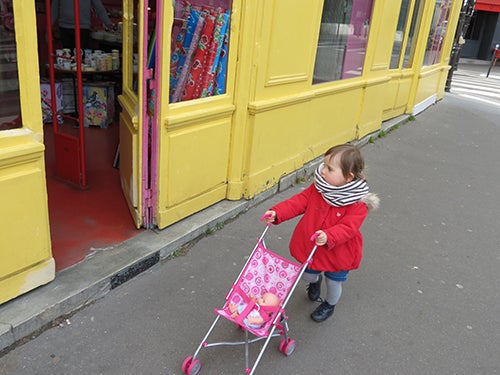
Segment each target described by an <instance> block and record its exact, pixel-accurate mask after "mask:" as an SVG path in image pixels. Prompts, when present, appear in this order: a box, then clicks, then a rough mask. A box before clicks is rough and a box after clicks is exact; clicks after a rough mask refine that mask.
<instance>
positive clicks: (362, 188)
mask: <svg viewBox="0 0 500 375" xmlns="http://www.w3.org/2000/svg"><path fill="white" fill-rule="evenodd" d="M323 166H324V164H323V163H321V164H320V165H319V167H318V168H317V169H316V172H314V186H315V187H316V190H318V192H319V193H320V194H321V195H322V196H323V199H324V200H325V201H326V203H328V204H329V205H331V206H335V207H342V206H347V205H349V204H353V203H356V202H358V201H359V200H360V199H361V198H363V197H364V196H365V195H366V194H368V191H369V189H368V184H367V183H366V181H365V180H362V179H359V178H358V179H355V180H352V181H351V182H348V183H347V184H345V185H343V186H333V185H330V184H329V183H328V182H326V181H325V179H324V178H323V177H322V176H321V173H320V172H321V168H323Z"/></svg>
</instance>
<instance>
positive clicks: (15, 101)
mask: <svg viewBox="0 0 500 375" xmlns="http://www.w3.org/2000/svg"><path fill="white" fill-rule="evenodd" d="M0 15H1V22H2V23H1V25H0V103H2V104H1V105H0V130H6V129H14V128H21V127H22V125H21V123H22V122H21V104H20V101H19V97H20V96H19V78H18V76H17V53H16V36H15V33H14V14H13V11H12V0H7V1H2V2H0Z"/></svg>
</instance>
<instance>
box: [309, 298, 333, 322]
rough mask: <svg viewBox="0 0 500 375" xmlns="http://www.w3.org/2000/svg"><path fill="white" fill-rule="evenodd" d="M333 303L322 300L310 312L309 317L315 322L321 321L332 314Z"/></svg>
mask: <svg viewBox="0 0 500 375" xmlns="http://www.w3.org/2000/svg"><path fill="white" fill-rule="evenodd" d="M333 310H335V305H330V304H329V303H328V302H326V301H325V302H323V303H322V304H321V305H319V306H318V307H317V308H316V310H314V311H313V312H312V314H311V319H312V320H314V321H315V322H323V321H325V320H326V319H328V318H329V317H331V316H332V315H333Z"/></svg>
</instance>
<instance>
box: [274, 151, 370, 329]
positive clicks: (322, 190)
mask: <svg viewBox="0 0 500 375" xmlns="http://www.w3.org/2000/svg"><path fill="white" fill-rule="evenodd" d="M363 168H364V160H363V157H362V155H361V153H360V151H359V150H358V148H357V147H355V146H352V145H348V144H343V145H338V146H334V147H332V148H330V149H329V150H328V151H326V153H325V155H324V160H323V163H321V164H320V165H319V167H318V169H317V170H316V172H315V174H314V183H313V184H311V185H310V186H309V187H308V188H307V189H306V190H304V191H303V192H301V193H299V194H297V195H295V196H293V197H291V198H290V199H287V200H286V201H284V202H281V203H279V204H277V205H275V206H274V207H272V208H271V209H270V210H269V211H267V212H266V214H265V217H266V221H267V222H268V223H274V224H280V223H282V222H284V221H286V220H289V219H291V218H293V217H296V216H298V215H302V214H303V216H302V218H301V219H300V221H299V223H298V224H297V226H296V227H295V230H294V232H293V235H292V238H291V240H290V252H291V254H292V256H293V257H294V258H295V259H297V260H298V261H299V262H301V263H303V262H305V261H306V260H307V257H308V256H309V254H310V252H311V250H312V243H311V236H312V235H313V234H315V235H316V238H315V242H316V245H318V249H317V251H316V253H315V254H314V257H313V261H312V263H311V264H310V265H309V266H308V268H306V270H305V272H304V274H303V276H302V279H303V280H304V281H306V282H308V283H309V286H308V288H307V295H308V297H309V299H310V300H311V301H318V302H321V301H322V300H321V298H320V294H321V281H322V273H324V275H325V279H326V280H325V282H326V299H325V300H323V301H322V303H321V304H320V305H319V306H318V307H317V308H316V309H315V310H314V311H313V313H312V314H311V318H312V319H313V320H314V321H316V322H322V321H324V320H326V319H328V318H329V317H330V316H331V315H332V314H333V310H334V309H335V305H336V304H337V302H338V301H339V299H340V296H341V294H342V282H344V281H346V280H347V274H348V273H349V271H350V270H353V269H357V268H358V267H359V264H360V262H361V257H362V247H363V237H362V235H361V232H360V227H361V224H362V223H363V221H364V219H365V217H366V215H367V214H368V211H369V210H372V209H376V208H378V204H379V199H378V197H377V196H376V195H375V194H371V193H369V192H368V184H367V183H366V180H365V178H364V176H363V173H362V172H363Z"/></svg>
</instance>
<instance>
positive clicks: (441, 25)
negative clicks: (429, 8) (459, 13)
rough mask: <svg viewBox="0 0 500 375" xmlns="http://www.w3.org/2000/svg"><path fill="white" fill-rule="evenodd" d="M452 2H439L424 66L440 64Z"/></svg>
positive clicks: (436, 6) (446, 0)
mask: <svg viewBox="0 0 500 375" xmlns="http://www.w3.org/2000/svg"><path fill="white" fill-rule="evenodd" d="M451 3H452V0H438V1H436V5H435V8H434V15H433V16H432V23H431V31H430V33H429V38H428V39H427V47H426V50H425V58H424V66H428V65H433V64H437V63H439V61H440V59H441V52H442V50H443V42H444V40H445V36H446V32H447V26H448V17H449V16H450V7H451Z"/></svg>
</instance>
